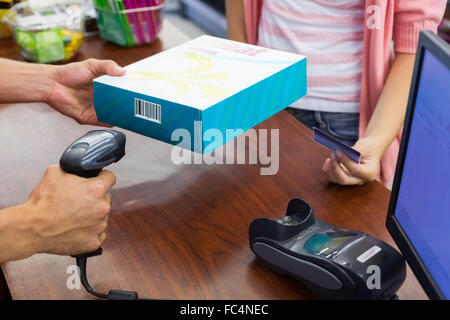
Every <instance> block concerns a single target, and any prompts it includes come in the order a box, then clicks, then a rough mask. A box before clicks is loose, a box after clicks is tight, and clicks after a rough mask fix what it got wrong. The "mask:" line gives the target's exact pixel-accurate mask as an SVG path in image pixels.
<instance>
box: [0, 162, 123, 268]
mask: <svg viewBox="0 0 450 320" xmlns="http://www.w3.org/2000/svg"><path fill="white" fill-rule="evenodd" d="M115 181H116V178H115V176H114V174H112V173H111V172H109V171H106V170H103V171H102V172H101V173H100V174H99V175H98V176H97V177H95V178H90V179H84V178H80V177H78V176H76V175H73V174H68V173H65V172H64V171H62V170H61V168H60V167H59V166H56V165H54V166H51V167H49V168H48V169H47V171H46V172H45V174H44V176H43V178H42V180H41V181H40V182H39V184H38V185H37V186H36V188H35V189H34V190H33V192H31V194H30V197H29V198H28V200H27V201H26V202H25V203H23V204H21V205H18V206H15V207H10V208H5V209H2V210H0V264H1V263H4V262H7V261H11V260H18V259H23V258H27V257H29V256H31V255H33V254H35V253H44V252H45V253H53V254H61V255H74V254H79V253H83V252H91V251H94V250H96V249H97V248H99V247H100V245H101V244H102V242H103V241H104V240H105V239H106V234H105V230H106V228H107V220H108V215H109V212H110V210H111V194H110V192H109V191H110V188H111V187H112V186H113V185H114V183H115Z"/></svg>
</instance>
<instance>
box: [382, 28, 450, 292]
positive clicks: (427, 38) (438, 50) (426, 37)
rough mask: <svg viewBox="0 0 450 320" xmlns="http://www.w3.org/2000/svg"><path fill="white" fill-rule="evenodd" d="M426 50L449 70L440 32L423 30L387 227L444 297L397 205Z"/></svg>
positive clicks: (449, 53)
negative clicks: (396, 214)
mask: <svg viewBox="0 0 450 320" xmlns="http://www.w3.org/2000/svg"><path fill="white" fill-rule="evenodd" d="M425 50H427V51H429V52H430V53H431V54H432V55H433V56H435V57H436V58H437V59H438V60H439V61H440V62H441V63H442V64H443V65H445V66H447V68H449V69H450V46H449V45H448V44H447V43H445V42H444V40H442V39H440V38H439V37H438V36H437V35H435V34H434V33H432V32H430V31H423V32H421V33H420V36H419V44H418V48H417V52H416V59H415V63H414V71H413V76H412V81H411V89H410V92H409V98H408V106H407V111H406V116H405V123H404V127H403V134H402V140H401V144H400V150H399V154H398V160H397V166H396V170H395V176H394V182H393V185H392V192H391V198H390V201H389V209H388V214H387V218H386V227H387V229H388V231H389V233H390V234H391V236H392V238H393V239H394V241H395V242H396V244H397V246H398V248H399V249H400V251H401V252H402V253H403V255H404V257H405V259H406V261H407V262H408V264H409V265H410V267H411V269H412V271H413V272H414V274H415V276H416V277H417V280H418V281H419V282H420V284H421V285H422V287H423V289H424V290H425V292H426V293H427V295H428V297H429V298H430V299H445V296H444V294H443V293H442V291H441V290H440V289H439V286H438V285H437V284H436V282H435V281H434V279H433V277H432V276H431V274H430V272H429V271H428V269H427V267H426V266H425V264H424V263H423V261H422V259H421V258H420V256H419V254H418V253H417V251H416V250H415V248H414V246H413V245H412V243H411V241H410V240H409V238H408V236H407V235H406V233H405V231H404V230H403V228H402V227H401V225H400V223H399V222H398V220H397V218H396V217H395V207H396V204H397V198H398V192H399V189H400V183H401V178H402V173H403V165H404V163H405V158H406V153H407V146H408V141H409V135H410V130H411V124H412V119H413V115H414V108H415V104H416V96H417V90H418V87H419V83H420V75H421V70H422V62H423V57H424V53H425Z"/></svg>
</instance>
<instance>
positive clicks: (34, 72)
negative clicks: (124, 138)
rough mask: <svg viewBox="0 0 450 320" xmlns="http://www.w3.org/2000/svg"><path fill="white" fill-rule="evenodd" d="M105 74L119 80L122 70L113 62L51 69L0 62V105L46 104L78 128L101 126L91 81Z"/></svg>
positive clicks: (91, 62) (53, 67) (76, 63)
mask: <svg viewBox="0 0 450 320" xmlns="http://www.w3.org/2000/svg"><path fill="white" fill-rule="evenodd" d="M104 74H107V75H110V76H122V75H124V74H125V69H123V68H121V67H120V66H118V65H117V63H115V62H114V61H112V60H96V59H87V60H85V61H82V62H74V63H69V64H66V65H62V66H52V65H43V64H32V63H24V62H17V61H12V60H7V59H0V103H13V102H35V101H40V102H45V103H48V104H49V105H50V106H51V107H53V108H54V109H55V110H57V111H59V112H61V113H62V114H64V115H66V116H68V117H71V118H73V119H74V120H76V121H77V122H78V123H80V124H93V125H104V124H102V123H100V122H98V120H97V115H96V113H95V110H94V105H93V98H92V81H93V80H94V79H95V78H96V77H99V76H102V75H104Z"/></svg>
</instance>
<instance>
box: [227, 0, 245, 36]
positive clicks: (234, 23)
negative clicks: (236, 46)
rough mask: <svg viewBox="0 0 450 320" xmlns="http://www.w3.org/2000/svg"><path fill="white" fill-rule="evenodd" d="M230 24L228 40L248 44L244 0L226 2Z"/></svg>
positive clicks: (228, 22)
mask: <svg viewBox="0 0 450 320" xmlns="http://www.w3.org/2000/svg"><path fill="white" fill-rule="evenodd" d="M225 6H226V12H227V24H228V39H230V40H235V41H240V42H247V34H246V31H245V14H244V1H243V0H226V1H225Z"/></svg>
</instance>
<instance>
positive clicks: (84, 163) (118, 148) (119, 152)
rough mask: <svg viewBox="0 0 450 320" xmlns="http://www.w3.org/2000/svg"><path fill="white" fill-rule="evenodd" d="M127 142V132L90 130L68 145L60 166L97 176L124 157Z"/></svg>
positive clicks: (64, 168) (85, 176)
mask: <svg viewBox="0 0 450 320" xmlns="http://www.w3.org/2000/svg"><path fill="white" fill-rule="evenodd" d="M125 142H126V137H125V134H123V133H122V132H119V131H115V130H110V129H105V130H93V131H89V132H88V133H86V134H85V135H84V136H82V137H81V138H78V139H77V140H75V141H74V142H73V143H72V144H71V145H70V146H68V147H67V149H66V150H65V151H64V153H63V154H62V156H61V159H59V166H60V167H61V169H62V170H64V171H65V172H67V173H71V174H75V175H77V176H80V177H83V178H93V177H96V176H98V174H99V173H100V171H102V169H103V168H104V167H106V166H108V165H110V164H112V163H114V162H117V161H119V160H120V159H122V158H123V156H124V155H125ZM98 252H100V253H101V251H98V250H97V251H94V252H91V253H87V254H83V255H80V256H86V257H88V256H93V255H98V254H99V253H98ZM94 253H97V254H94ZM75 258H76V256H75Z"/></svg>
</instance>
